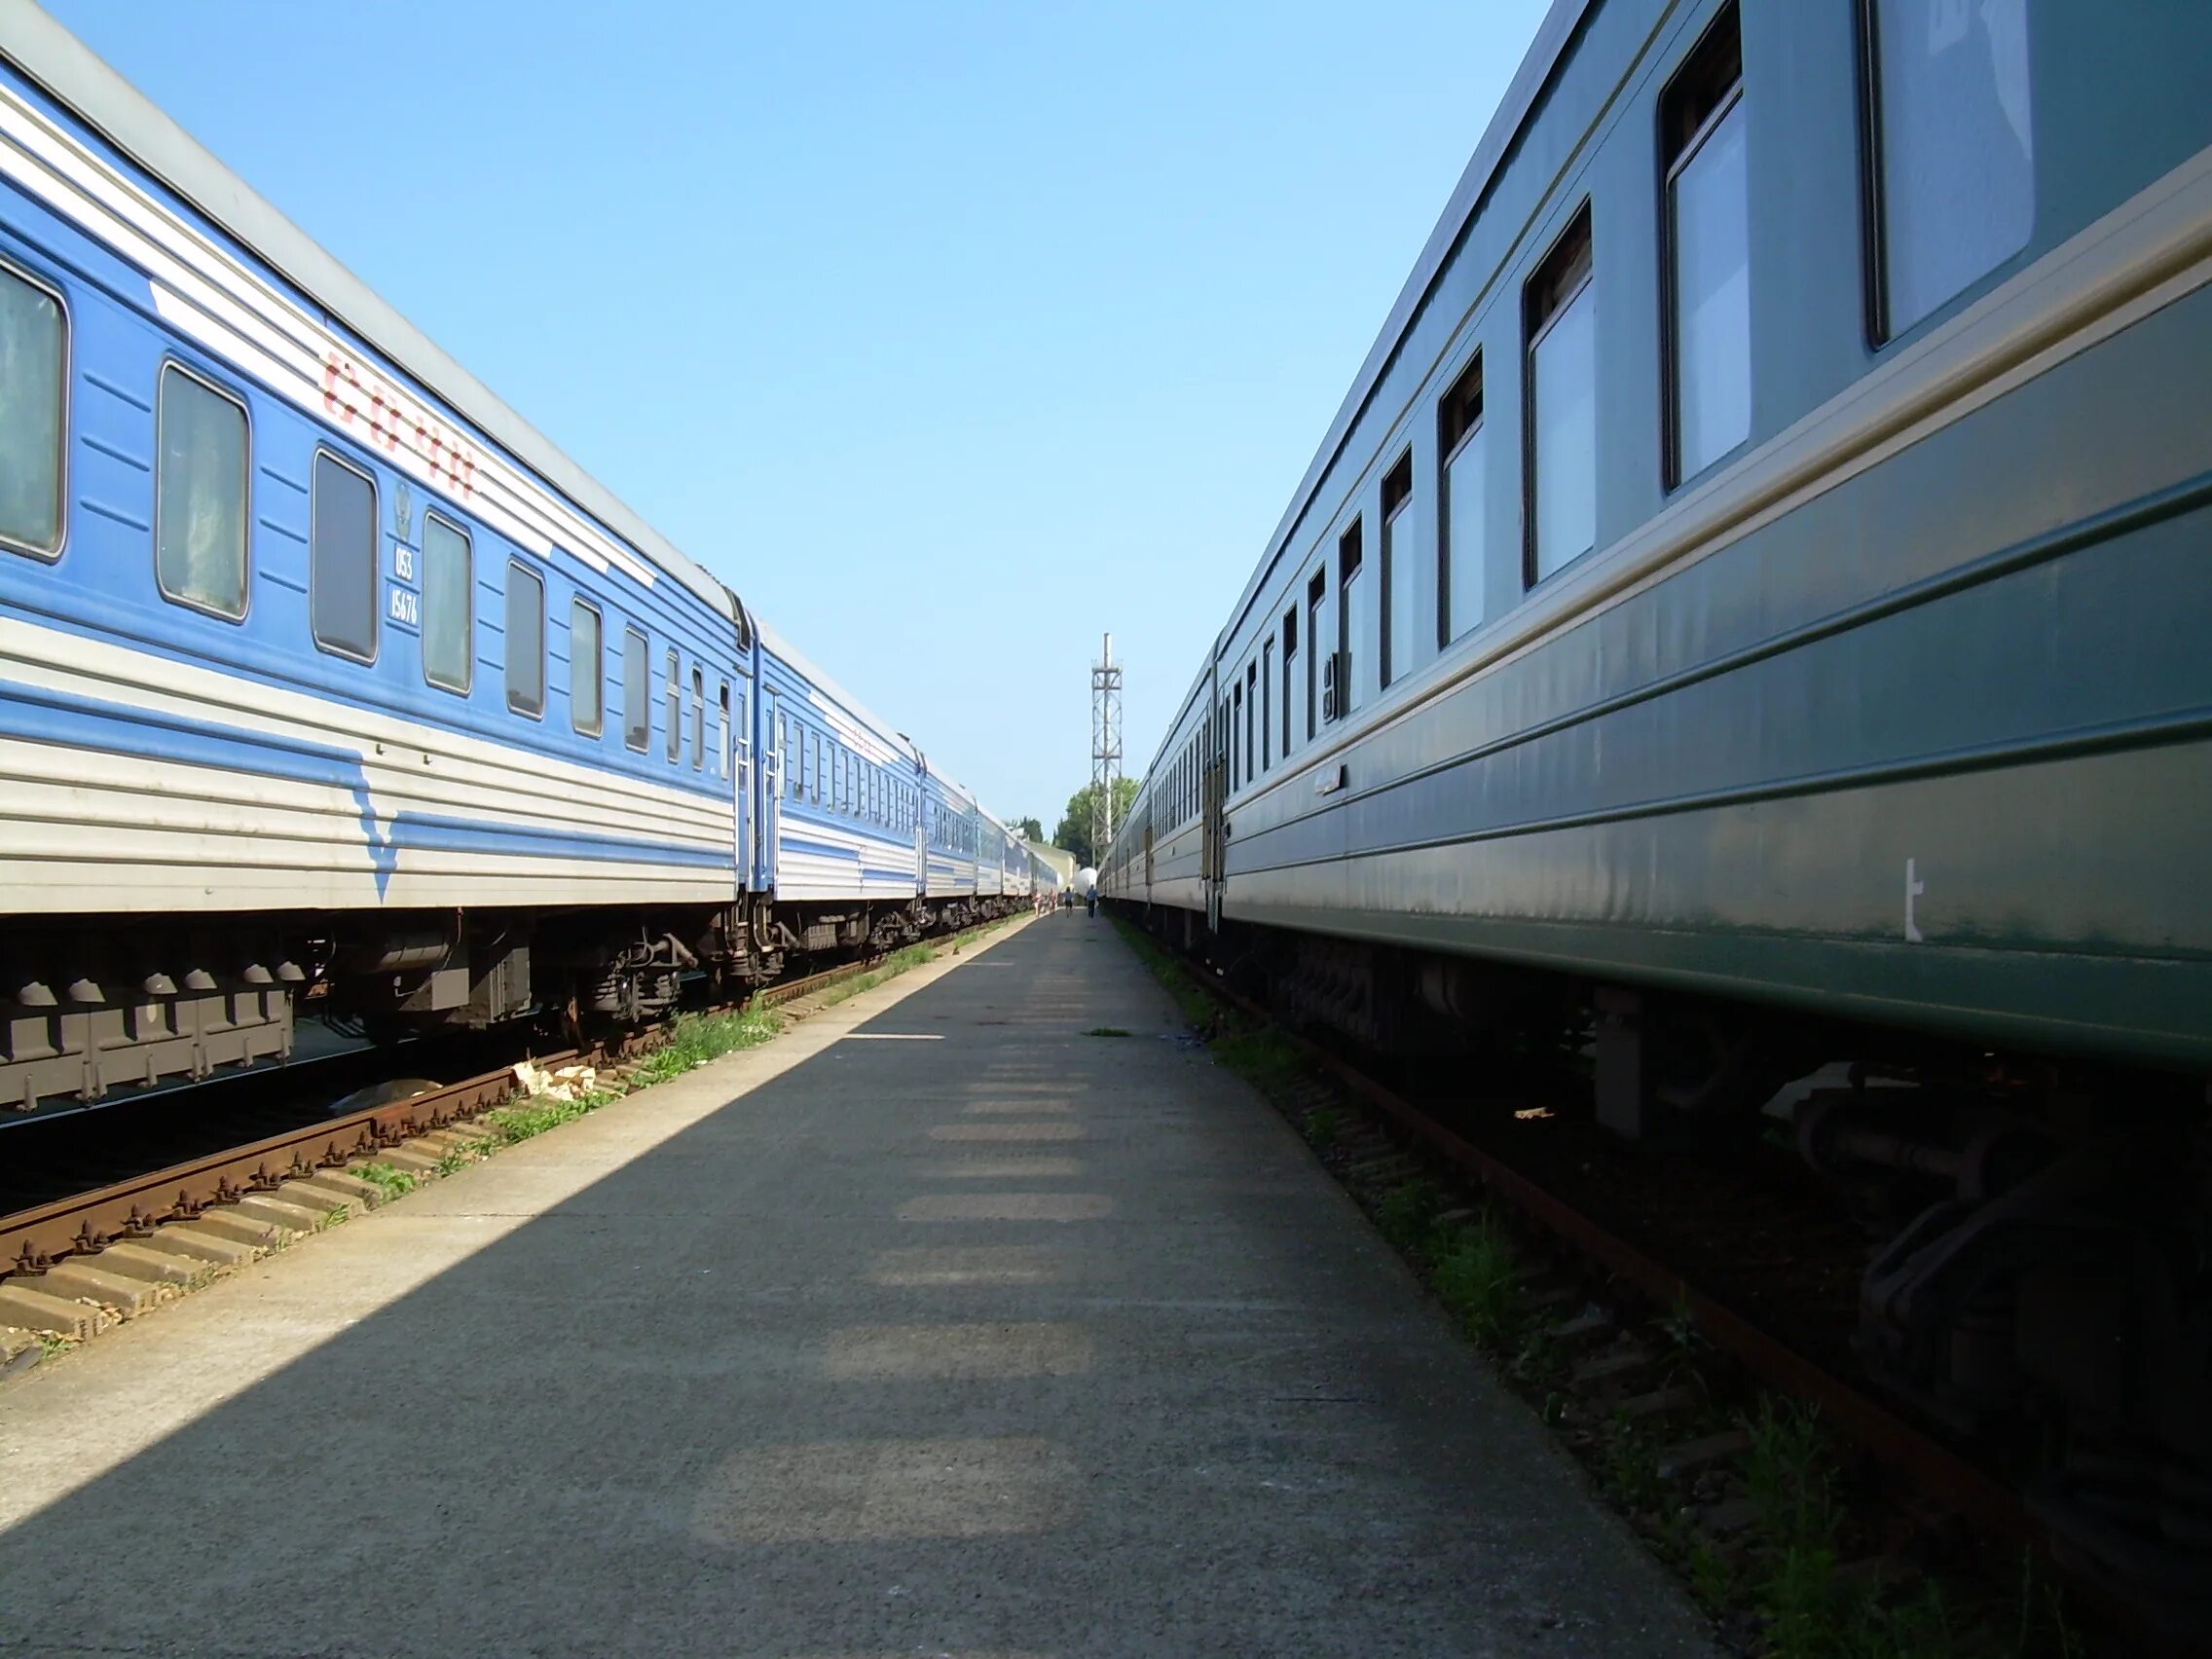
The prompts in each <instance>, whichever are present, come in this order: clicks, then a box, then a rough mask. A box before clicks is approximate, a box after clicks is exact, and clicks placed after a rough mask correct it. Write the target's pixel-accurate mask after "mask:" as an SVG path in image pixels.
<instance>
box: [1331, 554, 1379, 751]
mask: <svg viewBox="0 0 2212 1659" xmlns="http://www.w3.org/2000/svg"><path fill="white" fill-rule="evenodd" d="M1366 565H1367V549H1366V537H1365V535H1364V534H1363V526H1362V524H1361V522H1360V520H1359V519H1358V518H1356V517H1355V518H1353V520H1352V521H1351V523H1350V525H1349V526H1347V527H1346V530H1345V532H1344V534H1343V535H1339V536H1338V537H1337V652H1336V664H1337V700H1336V708H1335V711H1334V712H1333V713H1332V712H1331V711H1329V710H1326V709H1324V710H1323V711H1322V713H1323V714H1324V715H1326V716H1327V717H1328V718H1329V719H1332V720H1341V719H1346V718H1348V717H1349V716H1352V715H1355V714H1357V713H1358V712H1359V708H1360V697H1359V658H1360V656H1361V655H1362V654H1363V653H1362V651H1361V650H1360V649H1358V648H1355V647H1358V646H1364V645H1365V644H1366V639H1365V636H1366V633H1367V628H1366V622H1367V609H1368V600H1367V596H1368V594H1369V593H1370V592H1371V591H1372V589H1371V588H1370V587H1369V586H1368V584H1367V583H1366V582H1365V580H1363V578H1364V577H1365V576H1366V574H1367V570H1366ZM1378 631H1380V623H1379V624H1378Z"/></svg>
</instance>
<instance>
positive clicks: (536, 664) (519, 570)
mask: <svg viewBox="0 0 2212 1659" xmlns="http://www.w3.org/2000/svg"><path fill="white" fill-rule="evenodd" d="M517 576H520V577H521V578H522V579H523V581H524V582H525V583H527V584H528V585H529V586H530V587H531V588H532V589H534V590H535V593H536V595H537V603H536V606H535V612H536V634H537V649H536V650H535V652H533V653H532V655H533V657H534V659H535V660H534V661H533V662H532V663H531V665H530V666H531V668H532V677H531V679H530V680H529V681H528V682H525V683H524V684H523V685H521V686H519V687H518V686H517V685H516V683H515V658H516V655H517V653H516V650H515V616H516V611H515V578H516V577H517ZM505 597H506V633H505V635H504V639H505V642H506V643H505V645H504V647H503V649H502V650H501V652H500V654H501V655H502V656H503V657H504V658H505V659H506V661H505V664H504V666H505V669H506V680H507V707H508V708H509V709H510V710H512V711H513V712H514V713H516V714H518V715H523V716H527V717H528V718H529V719H534V720H541V719H544V718H545V578H544V576H542V575H540V574H539V573H538V572H537V571H534V570H532V569H531V568H530V567H529V566H528V565H526V564H524V563H523V562H522V561H521V560H520V559H509V560H508V561H507V591H506V596H505Z"/></svg>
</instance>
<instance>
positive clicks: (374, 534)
mask: <svg viewBox="0 0 2212 1659" xmlns="http://www.w3.org/2000/svg"><path fill="white" fill-rule="evenodd" d="M325 461H328V462H329V463H330V464H331V465H332V466H334V467H336V468H337V469H338V470H340V471H341V472H349V473H351V474H352V475H353V477H355V478H356V479H358V480H360V482H361V483H363V484H365V485H366V486H368V493H369V498H368V505H369V513H368V539H367V543H366V545H365V547H364V548H363V549H362V551H363V552H365V553H366V555H367V558H366V561H365V564H364V570H365V572H366V575H367V578H368V579H367V583H366V586H367V590H368V591H367V593H366V594H365V595H364V596H363V598H364V599H365V601H366V604H365V605H364V606H363V608H362V615H363V616H365V617H366V619H367V622H368V641H369V643H368V645H366V646H365V647H359V646H356V645H353V644H352V643H351V642H350V641H348V640H345V639H340V638H334V637H333V636H332V635H331V634H325V633H324V632H323V618H322V616H321V614H320V608H321V606H322V602H323V582H324V574H323V552H324V547H325V545H326V543H325V539H324V536H323V524H322V512H323V505H324V493H323V473H322V468H323V463H324V462H325ZM380 505H381V497H380V496H379V494H378V491H377V477H376V474H375V473H373V472H371V471H370V470H369V469H368V468H367V467H365V466H363V465H361V464H360V463H359V462H357V461H351V460H349V459H348V458H347V457H345V456H343V455H340V454H339V453H338V452H337V451H336V450H334V449H332V448H331V447H330V446H329V445H328V444H317V445H315V447H314V459H313V461H310V462H309V463H308V632H309V633H310V634H311V635H313V639H314V645H315V649H316V650H318V651H326V652H328V653H329V654H330V655H332V656H336V657H344V658H345V659H346V660H347V661H348V662H357V663H362V664H373V663H374V662H375V661H376V660H377V656H378V653H379V651H380V649H381V647H382V645H383V643H384V630H383V628H382V627H381V626H380V623H381V621H382V608H381V607H380V606H379V605H378V603H377V600H378V598H379V595H380V593H381V591H382V589H383V587H384V573H383V570H382V566H383V563H384V561H383V558H382V555H383V552H384V536H383V533H382V529H381V527H382V525H383V519H382V517H381V516H380V510H379V509H380Z"/></svg>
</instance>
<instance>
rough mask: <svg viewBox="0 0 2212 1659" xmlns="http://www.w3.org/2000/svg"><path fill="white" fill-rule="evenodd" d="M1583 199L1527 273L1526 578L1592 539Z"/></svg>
mask: <svg viewBox="0 0 2212 1659" xmlns="http://www.w3.org/2000/svg"><path fill="white" fill-rule="evenodd" d="M1593 270H1594V263H1593V259H1592V245H1591V239H1590V209H1589V206H1588V205H1587V204H1585V205H1584V206H1583V208H1582V211H1581V212H1580V213H1578V214H1576V215H1575V219H1574V223H1573V224H1571V225H1569V226H1568V227H1567V233H1566V234H1565V235H1564V236H1562V237H1561V238H1560V239H1559V240H1558V242H1557V243H1555V244H1554V246H1553V248H1552V251H1551V252H1550V253H1548V254H1547V255H1545V256H1544V262H1543V264H1542V265H1540V266H1539V267H1537V269H1536V274H1535V275H1534V276H1531V277H1530V279H1529V288H1528V296H1527V325H1528V335H1529V489H1530V497H1531V500H1530V512H1529V532H1530V548H1529V569H1528V572H1527V575H1528V580H1529V581H1530V582H1540V581H1542V580H1543V579H1544V578H1545V577H1546V576H1548V575H1550V574H1552V573H1553V572H1554V571H1562V570H1565V569H1566V568H1567V566H1568V565H1570V564H1572V563H1573V562H1574V561H1575V560H1577V559H1579V558H1581V557H1582V555H1583V554H1585V553H1587V552H1589V551H1590V550H1591V548H1593V547H1595V546H1596V545H1597V544H1598V302H1597V299H1596V297H1595V296H1594V295H1593V294H1592V292H1591V286H1590V277H1591V274H1592V272H1593Z"/></svg>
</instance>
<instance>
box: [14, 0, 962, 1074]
mask: <svg viewBox="0 0 2212 1659" xmlns="http://www.w3.org/2000/svg"><path fill="white" fill-rule="evenodd" d="M0 772H4V774H5V776H6V779H7V784H6V787H5V788H4V789H0V1109H6V1108H10V1107H14V1108H18V1109H29V1108H35V1107H36V1106H38V1105H39V1104H40V1103H41V1102H42V1101H48V1100H54V1099H62V1100H67V1099H98V1098H100V1097H101V1096H102V1095H103V1094H104V1093H106V1092H107V1090H108V1089H110V1088H113V1087H116V1086H119V1085H123V1084H143V1083H149V1082H152V1081H154V1080H156V1079H158V1078H163V1077H170V1076H176V1075H180V1074H182V1075H189V1076H203V1075H205V1074H206V1073H207V1072H208V1071H209V1070H211V1069H212V1068H213V1067H215V1066H218V1065H222V1064H226V1063H231V1062H236V1061H240V1060H249V1059H255V1058H261V1057H265V1056H269V1055H281V1054H284V1053H286V1052H288V1051H289V1048H290V1042H291V1028H292V1021H293V1019H294V1017H295V1015H296V1014H299V1013H300V1012H302V1011H303V1010H304V1009H305V1008H306V1007H307V1006H308V1005H309V1003H310V1001H311V999H312V1004H313V1010H314V1012H317V1013H320V1014H326V1015H328V1016H329V1017H331V1018H333V1019H334V1020H337V1021H339V1022H340V1023H342V1024H347V1025H358V1026H359V1027H360V1028H362V1029H364V1030H368V1031H371V1032H376V1033H383V1032H396V1031H401V1030H406V1029H414V1028H421V1027H423V1026H426V1025H431V1024H454V1023H461V1024H477V1025H481V1024H490V1023H493V1022H496V1021H501V1020H506V1019H512V1018H520V1017H526V1016H528V1017H546V1018H549V1019H559V1020H564V1021H567V1022H569V1023H571V1024H573V1023H576V1022H579V1021H582V1020H586V1019H589V1018H594V1017H604V1018H612V1019H628V1020H634V1019H636V1018H639V1017H642V1016H644V1015H646V1014H651V1013H653V1012H656V1011H658V1010H661V1009H665V1008H667V1007H669V1006H671V1005H672V1004H673V1003H674V1002H675V1001H676V999H677V997H678V995H679V991H680V986H681V984H682V981H683V980H684V978H685V977H695V976H697V975H699V974H702V973H703V974H706V975H711V976H713V977H718V978H721V979H724V980H728V981H731V982H733V983H737V984H743V983H748V982H758V981H759V980H760V979H762V978H764V977H768V976H770V975H772V974H774V973H775V972H777V971H778V970H779V968H780V967H781V965H782V961H783V957H784V954H785V953H786V952H787V951H788V950H790V949H793V948H800V949H809V950H819V949H825V948H830V947H841V948H849V947H852V946H855V945H858V944H861V943H865V942H870V941H872V942H875V943H878V944H882V943H888V942H890V941H891V940H896V939H898V938H902V937H912V936H913V935H914V934H916V933H919V932H920V931H923V930H924V929H926V928H929V927H934V926H940V925H942V924H943V923H944V921H945V920H947V919H948V917H949V916H950V915H951V913H952V911H951V907H949V906H946V905H932V904H931V903H929V902H928V900H927V898H926V897H925V888H926V886H927V877H926V874H925V869H924V855H923V843H922V839H921V837H922V834H923V828H922V826H923V818H922V805H923V775H922V771H921V766H920V760H919V756H918V755H917V754H916V753H915V752H914V750H913V748H912V746H911V745H909V744H908V743H906V741H905V740H904V739H903V738H901V737H899V736H898V735H897V734H896V733H894V732H893V731H891V730H890V729H889V728H888V727H887V726H886V725H885V724H884V722H882V721H881V720H879V719H875V718H874V717H873V716H871V715H869V714H868V713H867V712H866V710H864V709H862V708H860V706H859V705H858V704H856V703H854V702H853V701H852V700H851V699H850V698H848V697H846V696H844V694H843V693H841V692H839V691H838V690H837V689H836V688H835V686H834V685H832V684H830V682H828V681H827V680H826V679H825V678H824V677H823V676H822V675H821V674H820V672H819V671H817V670H815V669H813V668H811V667H810V666H808V665H807V664H806V663H805V661H804V660H803V659H802V658H800V657H799V656H798V655H797V653H796V652H795V651H794V650H793V649H792V648H791V647H790V646H789V645H788V644H786V643H785V642H783V641H781V640H780V639H777V638H775V637H773V636H770V637H768V638H766V639H763V638H762V637H761V633H760V631H759V630H758V629H756V626H755V623H754V619H753V618H752V617H751V616H750V614H749V613H748V612H747V610H746V609H745V608H744V607H743V606H742V605H741V604H740V603H739V602H738V600H737V598H736V596H735V595H734V594H733V593H731V592H730V590H729V589H728V588H727V587H725V586H724V585H723V584H722V583H721V582H719V581H718V580H716V579H715V578H714V577H713V576H711V575H709V574H707V573H706V572H705V571H703V570H701V569H700V568H699V567H698V566H697V565H695V564H693V563H692V562H691V561H690V560H689V559H687V558H685V557H684V555H683V554H682V553H681V552H679V551H678V550H677V549H676V548H675V547H673V546H671V545H670V544H669V543H668V542H667V541H665V540H664V539H663V538H661V537H660V536H659V535H656V534H654V532H653V531H652V530H651V529H650V528H649V527H647V526H646V525H645V524H644V523H643V522H642V521H641V520H639V519H638V518H637V516H636V515H635V514H633V513H631V512H630V511H629V510H628V509H627V508H625V507H623V506H622V504H621V503H620V502H618V501H617V500H615V499H614V498H612V496H610V495H609V494H608V492H607V491H606V490H605V489H604V488H603V487H601V486H600V485H599V484H598V483H596V482H595V481H594V480H592V479H591V478H589V477H588V476H586V475H585V474H584V473H583V472H582V471H581V470H580V469H578V468H577V467H576V466H575V465H574V464H573V463H572V462H571V461H569V460H568V459H567V458H566V457H564V456H563V455H562V454H561V453H560V452H559V451H558V450H557V449H555V448H554V446H553V445H552V444H551V443H549V442H548V441H547V440H546V439H545V438H543V437H542V436H540V435H539V434H538V433H536V432H535V431H534V430H533V429H532V428H531V427H530V426H529V425H528V424H526V423H525V422H524V421H523V420H522V419H521V418H520V417H519V416H517V415H516V414H514V412H513V411H511V410H509V409H508V408H507V407H506V406H505V405H503V404H502V403H500V402H499V401H498V399H497V398H495V397H494V396H493V395H492V394H491V393H490V392H488V391H487V390H485V389H484V387H481V386H480V385H478V384H477V383H476V382H475V381H474V380H472V379H471V378H470V377H469V376H468V375H467V373H466V372H465V371H463V370H462V369H461V367H460V366H459V365H458V364H456V363H454V362H453V361H452V360H451V359H450V358H449V357H447V356H446V355H445V354H444V353H443V352H441V351H439V350H437V348H436V347H434V346H432V345H431V344H430V343H429V342H428V341H427V340H425V339H424V338H423V337H422V336H421V335H420V334H419V333H418V332H417V331H416V330H415V329H413V328H412V327H411V326H410V325H409V324H408V323H407V322H406V321H405V320H404V319H403V318H401V317H399V316H397V315H396V314H395V313H392V312H391V311H390V309H389V308H388V307H387V306H386V305H385V304H384V303H383V302H382V301H380V300H379V299H378V298H377V297H376V296H375V295H374V294H373V293H371V292H369V291H368V290H367V289H365V288H364V287H363V286H362V285H361V284H360V283H359V282H358V281H357V280H355V279H354V278H353V277H352V276H350V275H348V274H347V273H346V272H345V271H344V270H343V269H341V268H340V267H339V266H338V265H337V264H336V263H335V262H334V261H332V260H331V259H330V257H329V256H328V255H327V254H325V253H324V252H323V251H322V250H321V249H320V248H318V247H316V246H315V244H314V243H313V242H312V241H311V240H308V238H306V237H305V236H304V235H302V234H301V233H300V232H299V231H298V230H297V229H295V228H294V227H293V226H291V225H290V224H289V223H288V222H286V221H285V220H284V219H283V218H282V217H281V216H280V215H278V214H277V213H276V211H275V210H274V209H272V208H271V207H269V206H268V204H267V203H263V202H261V201H260V200H259V199H258V198H257V197H255V196H254V195H253V194H252V192H251V191H250V190H249V189H247V188H246V186H244V185H243V184H242V183H241V182H240V180H238V179H237V178H235V177H234V176H233V175H231V174H230V173H229V172H228V171H226V170H225V169H224V168H223V167H222V166H221V165H220V164H219V163H217V162H216V161H215V160H214V159H213V158H212V157H210V156H209V155H207V154H206V152H204V151H203V150H202V149H201V148H200V147H199V146H198V145H197V144H195V143H194V142H193V141H192V140H191V139H190V138H189V137H188V136H187V135H185V134H184V133H183V132H182V131H180V130H179V129H177V128H176V127H174V126H173V125H172V124H171V123H169V122H168V121H167V120H166V118H164V117H163V116H162V115H161V114H160V112H159V111H157V110H155V109H154V108H153V107H152V106H151V105H149V104H148V103H147V102H146V101H145V100H144V99H143V98H141V97H139V96H138V94H137V93H135V92H132V91H131V89H130V88H129V87H128V86H127V85H125V84H124V83H123V82H122V81H120V80H119V79H118V78H117V77H115V76H114V74H113V73H112V72H111V71H109V70H108V69H107V68H106V67H105V66H104V65H102V64H101V63H99V61H98V60H97V59H96V58H94V57H92V55H90V54H89V53H87V52H86V51H85V50H84V49H83V48H82V47H81V46H80V45H79V44H78V43H77V42H76V41H75V40H74V39H72V38H71V37H70V36H69V35H67V34H66V33H65V32H64V31H62V30H61V29H60V28H58V27H57V26H56V25H55V24H54V23H53V22H52V21H51V20H50V19H48V18H46V17H45V16H44V14H43V13H41V12H39V11H38V10H37V9H36V7H34V6H32V5H29V4H28V3H27V0H17V3H14V4H11V5H10V7H9V8H8V11H7V17H6V32H5V35H4V37H0ZM972 806H973V803H972V802H971V803H968V808H967V809H964V810H972ZM963 822H964V823H965V820H964V821H963ZM960 845H962V846H964V847H965V848H966V849H967V853H968V858H969V865H968V871H969V873H968V878H967V882H966V887H965V894H966V897H965V899H964V900H963V901H962V903H960V905H959V906H958V910H959V913H960V914H962V915H965V914H967V913H969V912H970V910H971V909H972V908H973V905H974V894H975V886H976V884H975V881H974V876H973V856H974V845H975V842H974V831H973V829H972V827H970V828H965V829H963V830H961V832H960Z"/></svg>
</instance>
